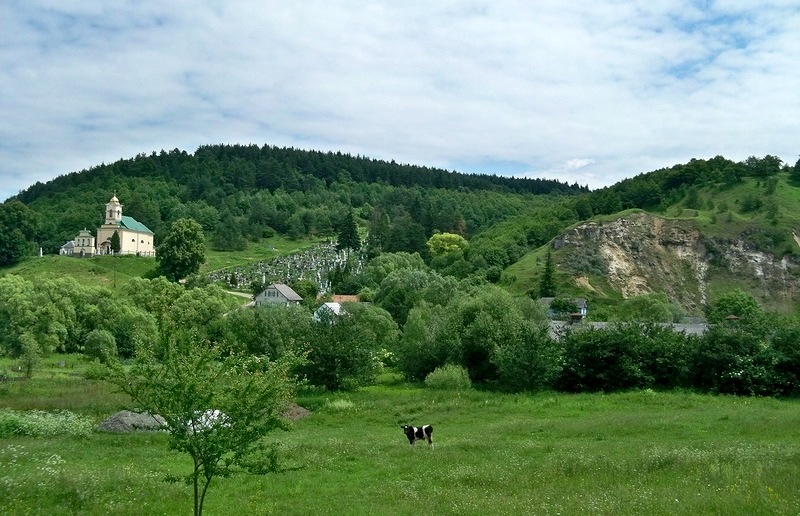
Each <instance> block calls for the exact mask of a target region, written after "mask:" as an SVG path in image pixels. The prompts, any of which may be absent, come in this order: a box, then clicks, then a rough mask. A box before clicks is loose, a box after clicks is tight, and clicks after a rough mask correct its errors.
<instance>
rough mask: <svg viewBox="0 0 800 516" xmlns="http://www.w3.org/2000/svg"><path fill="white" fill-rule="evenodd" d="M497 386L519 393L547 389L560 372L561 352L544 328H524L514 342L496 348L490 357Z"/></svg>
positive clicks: (531, 325) (529, 326)
mask: <svg viewBox="0 0 800 516" xmlns="http://www.w3.org/2000/svg"><path fill="white" fill-rule="evenodd" d="M492 363H494V365H495V366H496V367H497V375H498V386H499V387H500V388H501V389H504V390H507V391H512V392H519V391H536V390H539V389H544V388H548V387H550V386H551V385H552V382H553V380H554V379H555V378H556V377H557V376H558V373H559V372H560V370H561V348H560V345H559V344H558V343H557V342H556V341H554V340H553V339H552V338H551V337H550V335H549V333H548V328H547V327H546V326H541V327H537V326H535V325H533V324H529V325H525V326H524V327H523V328H522V329H521V332H520V334H519V335H518V338H516V339H510V340H509V341H507V342H505V343H503V344H502V345H498V346H496V347H495V348H494V351H493V353H492Z"/></svg>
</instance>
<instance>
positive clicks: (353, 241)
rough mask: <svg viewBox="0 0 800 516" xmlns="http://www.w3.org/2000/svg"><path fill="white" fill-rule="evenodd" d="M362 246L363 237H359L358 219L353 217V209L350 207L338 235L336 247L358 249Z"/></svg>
mask: <svg viewBox="0 0 800 516" xmlns="http://www.w3.org/2000/svg"><path fill="white" fill-rule="evenodd" d="M360 248H361V239H360V238H359V237H358V228H357V227H356V219H355V217H353V210H351V209H348V210H347V215H345V218H344V220H343V221H342V224H341V226H340V227H339V235H338V236H337V242H336V249H339V250H342V249H353V250H355V251H357V250H358V249H360Z"/></svg>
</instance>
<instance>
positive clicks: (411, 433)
mask: <svg viewBox="0 0 800 516" xmlns="http://www.w3.org/2000/svg"><path fill="white" fill-rule="evenodd" d="M400 428H402V429H403V432H404V433H405V434H406V437H408V444H410V445H411V446H413V445H414V441H416V440H417V439H420V440H422V439H427V440H428V446H430V447H431V448H433V439H432V436H433V426H431V425H422V426H410V425H401V426H400Z"/></svg>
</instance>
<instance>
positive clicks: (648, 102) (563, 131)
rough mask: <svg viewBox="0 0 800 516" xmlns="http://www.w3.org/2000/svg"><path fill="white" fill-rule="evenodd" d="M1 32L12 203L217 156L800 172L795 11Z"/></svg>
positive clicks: (470, 10)
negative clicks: (138, 165)
mask: <svg viewBox="0 0 800 516" xmlns="http://www.w3.org/2000/svg"><path fill="white" fill-rule="evenodd" d="M11 4H13V5H11ZM0 19H3V20H4V22H3V23H4V30H3V31H2V32H0V45H2V46H1V47H0V48H2V51H0V91H2V92H8V94H4V95H2V96H0V120H2V121H3V122H2V123H1V124H0V178H2V181H1V182H0V198H5V197H7V196H9V195H12V194H14V193H16V192H17V191H18V190H20V189H24V188H26V187H27V186H29V185H30V184H32V183H34V182H35V181H37V180H39V181H47V180H49V179H51V178H53V177H54V176H56V175H58V174H63V173H68V172H71V171H74V170H79V169H82V168H87V167H90V166H93V165H96V164H99V163H100V162H110V161H114V160H116V159H119V158H121V157H131V156H133V155H135V154H137V153H140V152H146V153H149V152H150V151H152V150H160V149H162V148H164V149H171V148H174V147H179V148H183V149H185V150H187V151H189V152H192V151H194V150H195V149H196V147H198V146H199V145H203V144H210V143H257V144H263V143H269V144H276V145H294V146H299V147H303V148H319V149H322V150H341V151H343V152H352V153H358V154H363V155H368V156H373V157H377V158H385V159H396V160H397V161H401V162H407V163H417V164H422V165H429V166H442V167H445V168H448V169H458V170H461V171H464V172H492V171H493V169H492V168H491V167H492V165H493V164H494V165H495V166H496V167H497V168H496V169H494V170H496V171H497V173H507V174H526V175H532V176H534V177H556V178H559V179H562V180H565V181H570V182H573V181H577V182H578V183H579V184H589V186H591V187H599V186H604V185H608V184H611V183H613V182H616V181H618V180H620V179H622V178H624V177H629V176H631V175H635V174H638V173H640V172H646V171H649V170H653V169H657V168H661V167H665V166H670V165H672V164H675V163H679V162H685V161H688V160H689V159H691V158H693V157H697V158H709V157H713V156H715V155H718V154H722V155H724V156H726V157H729V158H731V159H744V158H746V157H747V156H749V155H764V154H775V155H778V156H780V157H782V158H784V159H786V160H787V161H790V162H791V163H793V162H794V161H795V157H796V155H797V147H796V142H797V141H798V136H800V121H798V120H800V116H798V115H799V114H800V109H799V108H800V105H798V101H797V94H796V92H797V91H800V71H799V70H798V67H797V66H796V62H797V61H798V58H800V38H797V37H796V27H797V26H798V24H800V7H798V6H797V5H796V2H792V1H789V0H787V1H772V2H759V3H758V4H757V5H755V4H752V3H751V2H744V1H742V2H735V1H718V2H713V1H712V2H702V3H698V2H694V1H690V0H656V1H651V2H626V3H618V2H608V1H601V2H592V3H581V4H580V5H578V4H576V3H564V2H557V1H555V0H549V1H542V2H535V3H534V2H523V1H511V0H508V1H497V2H488V1H474V0H473V1H458V2H457V1H452V0H451V1H434V2H425V3H423V2H420V1H412V2H402V3H400V2H390V1H388V0H385V1H375V2H369V3H366V4H365V3H363V2H355V1H353V0H342V1H338V2H328V1H322V0H316V1H307V2H301V3H300V2H294V3H292V2H262V1H249V2H235V3H231V2H228V3H218V2H210V1H207V2H157V1H145V2H134V1H128V2H113V3H108V2H100V1H99V0H81V1H80V2H78V1H71V2H66V1H59V2H55V1H52V2H47V1H43V0H40V1H35V0H33V1H28V2H13V3H12V2H8V3H6V4H5V5H3V6H0Z"/></svg>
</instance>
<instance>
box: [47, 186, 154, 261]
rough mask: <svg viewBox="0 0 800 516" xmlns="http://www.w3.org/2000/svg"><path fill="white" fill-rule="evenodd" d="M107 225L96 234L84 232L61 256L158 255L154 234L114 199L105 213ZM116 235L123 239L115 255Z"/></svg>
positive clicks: (64, 247)
mask: <svg viewBox="0 0 800 516" xmlns="http://www.w3.org/2000/svg"><path fill="white" fill-rule="evenodd" d="M104 217H105V222H104V223H103V224H102V225H101V226H100V227H99V228H97V234H96V236H95V235H92V234H91V233H90V232H89V231H88V230H87V229H85V228H84V229H83V230H81V231H80V232H79V233H78V236H76V237H75V240H70V241H69V242H67V243H66V244H64V245H63V246H61V252H60V254H63V255H68V256H81V257H91V256H94V255H98V254H133V255H137V256H155V255H156V248H155V242H154V239H153V232H152V231H150V229H149V228H148V227H147V226H145V225H144V224H142V223H141V222H139V221H137V220H136V219H134V218H133V217H128V216H125V215H123V214H122V204H120V202H119V199H117V196H116V195H115V196H113V197H112V198H111V200H110V201H108V204H106V211H105V214H104ZM114 233H116V234H117V236H118V237H119V251H117V252H114V249H113V245H112V243H111V241H112V238H113V236H114Z"/></svg>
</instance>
